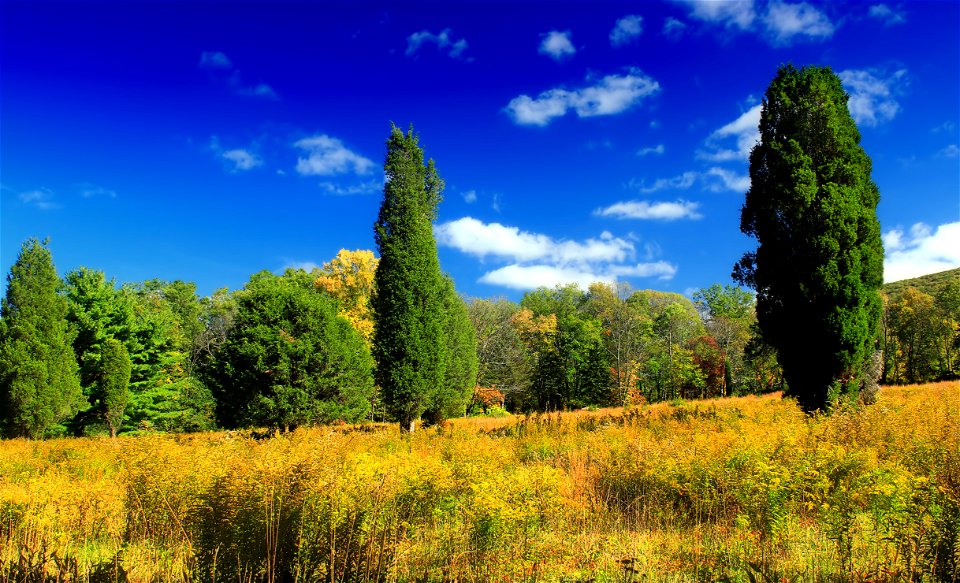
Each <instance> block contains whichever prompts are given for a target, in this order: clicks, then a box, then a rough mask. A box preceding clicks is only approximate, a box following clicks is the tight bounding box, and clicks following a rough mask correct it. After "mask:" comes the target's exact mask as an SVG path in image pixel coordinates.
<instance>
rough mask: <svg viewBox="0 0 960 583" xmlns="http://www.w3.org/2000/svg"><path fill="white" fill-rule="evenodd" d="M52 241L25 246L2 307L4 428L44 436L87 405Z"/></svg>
mask: <svg viewBox="0 0 960 583" xmlns="http://www.w3.org/2000/svg"><path fill="white" fill-rule="evenodd" d="M59 287H60V278H59V277H57V272H56V270H55V269H54V267H53V259H52V257H51V255H50V249H48V248H47V243H46V242H44V243H40V242H39V241H37V240H36V239H30V240H28V241H26V242H24V244H23V247H22V248H21V249H20V256H19V257H18V258H17V262H16V263H15V264H14V265H13V267H12V268H11V269H10V274H9V275H8V276H7V295H6V297H5V298H4V299H3V303H2V309H0V429H2V431H3V434H4V435H7V436H10V437H30V438H37V437H42V436H43V435H44V434H45V433H47V432H48V431H49V430H50V429H52V428H53V426H54V425H56V424H57V423H60V422H61V421H64V420H66V419H68V418H69V417H70V416H72V415H73V414H75V413H76V412H77V410H78V409H79V408H80V407H81V406H82V404H83V394H82V393H81V391H80V378H79V376H78V374H77V361H76V357H75V356H74V353H73V348H72V346H71V344H72V342H73V334H72V333H71V331H70V327H69V325H68V323H67V301H66V299H65V298H64V297H63V296H62V295H60V294H59V293H58V288H59Z"/></svg>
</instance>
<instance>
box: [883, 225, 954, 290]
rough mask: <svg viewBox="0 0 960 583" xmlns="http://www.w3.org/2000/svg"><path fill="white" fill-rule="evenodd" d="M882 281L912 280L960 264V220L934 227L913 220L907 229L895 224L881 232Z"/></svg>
mask: <svg viewBox="0 0 960 583" xmlns="http://www.w3.org/2000/svg"><path fill="white" fill-rule="evenodd" d="M883 246H884V248H885V251H886V253H885V257H884V260H883V281H884V282H887V283H889V282H891V281H900V280H901V279H911V278H914V277H920V276H921V275H927V274H929V273H937V272H940V271H946V270H948V269H954V268H957V267H960V221H957V222H953V223H946V224H943V225H940V226H938V227H937V228H936V230H934V229H933V228H931V227H930V226H929V225H927V224H924V223H916V224H915V225H913V226H912V227H911V228H910V231H909V232H904V230H903V229H902V228H901V227H896V228H894V229H891V230H890V231H888V232H886V233H884V234H883Z"/></svg>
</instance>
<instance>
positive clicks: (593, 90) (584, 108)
mask: <svg viewBox="0 0 960 583" xmlns="http://www.w3.org/2000/svg"><path fill="white" fill-rule="evenodd" d="M659 90H660V84H659V83H657V82H656V81H655V80H654V79H652V78H650V77H648V76H647V75H644V74H643V72H641V71H640V70H639V69H633V68H631V69H630V70H629V71H628V72H627V73H626V74H625V75H608V76H606V77H604V78H603V79H601V80H600V81H599V82H597V83H596V84H594V85H591V86H588V87H584V88H581V89H574V90H567V89H559V88H558V89H550V90H548V91H544V92H543V93H541V94H539V95H538V96H537V97H536V98H531V97H529V96H528V95H520V96H519V97H515V98H514V99H512V100H511V101H510V103H508V104H507V107H506V108H505V111H506V112H507V114H509V115H510V117H511V118H512V119H513V121H514V123H517V124H519V125H534V126H545V125H547V124H549V123H550V122H552V121H553V120H554V119H555V118H557V117H562V116H564V115H566V114H567V113H568V112H570V111H573V112H574V113H576V115H577V116H578V117H581V118H583V117H594V116H600V115H616V114H619V113H623V112H625V111H627V110H629V109H631V108H632V107H634V106H636V105H638V104H639V103H640V102H641V101H643V99H644V98H646V97H648V96H650V95H653V94H655V93H657V92H658V91H659Z"/></svg>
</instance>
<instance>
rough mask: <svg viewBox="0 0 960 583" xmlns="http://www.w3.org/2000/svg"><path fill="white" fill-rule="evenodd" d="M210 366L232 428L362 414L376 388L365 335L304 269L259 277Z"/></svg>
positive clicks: (241, 299)
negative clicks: (302, 272)
mask: <svg viewBox="0 0 960 583" xmlns="http://www.w3.org/2000/svg"><path fill="white" fill-rule="evenodd" d="M236 301H237V313H236V320H235V322H234V325H233V327H232V329H231V331H230V333H229V335H228V336H227V339H226V341H225V342H224V343H223V345H222V346H221V347H220V348H219V350H218V351H217V353H216V358H215V360H214V362H213V363H212V365H211V367H210V370H209V372H208V374H209V376H210V379H209V380H210V385H211V387H212V388H213V389H214V392H215V395H216V397H217V416H218V418H219V420H220V422H221V424H222V425H223V426H225V427H243V426H260V427H263V426H269V427H296V426H299V425H309V424H314V423H325V422H331V421H334V420H344V421H351V422H352V421H356V420H359V419H362V418H363V417H364V416H365V415H366V413H367V411H368V409H369V406H370V402H369V399H370V397H371V396H372V391H373V379H372V377H371V366H372V361H371V358H370V352H369V350H368V349H367V347H366V345H365V344H364V342H363V339H362V338H361V337H360V335H359V334H358V333H357V331H356V330H354V328H353V327H352V326H351V325H350V323H349V322H348V321H347V320H345V319H343V318H341V317H339V316H338V315H337V309H338V308H337V305H336V302H335V301H333V300H332V299H331V298H329V297H328V296H327V295H326V294H324V293H322V292H318V291H316V290H315V289H314V287H313V283H312V278H309V277H306V278H304V277H297V276H296V274H287V275H284V276H279V277H278V276H275V275H273V274H271V273H269V272H266V271H264V272H261V273H258V274H256V275H254V276H253V277H252V278H251V279H250V281H249V282H248V283H247V285H246V286H245V287H244V289H243V290H242V291H240V292H237V294H236Z"/></svg>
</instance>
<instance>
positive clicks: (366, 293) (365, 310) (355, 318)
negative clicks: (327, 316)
mask: <svg viewBox="0 0 960 583" xmlns="http://www.w3.org/2000/svg"><path fill="white" fill-rule="evenodd" d="M378 261H379V260H378V259H377V258H376V257H374V255H373V251H367V250H365V249H358V250H356V251H349V250H347V249H341V250H340V252H339V253H337V256H336V257H334V258H333V259H332V260H330V261H328V262H327V263H324V264H323V267H322V268H321V269H320V275H319V276H318V277H317V279H315V280H314V282H313V285H314V286H315V287H316V288H317V289H319V290H323V291H325V292H327V293H328V294H330V295H331V296H332V297H333V298H335V299H336V300H337V301H338V302H339V303H340V312H339V314H340V316H342V317H344V318H346V319H347V320H348V321H349V322H350V324H351V325H353V327H354V329H355V330H356V331H357V332H359V333H360V336H362V337H363V340H364V342H366V343H367V346H370V343H371V341H372V339H373V312H372V310H371V308H370V295H371V294H372V293H373V274H374V273H375V272H376V271H377V263H378Z"/></svg>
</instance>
